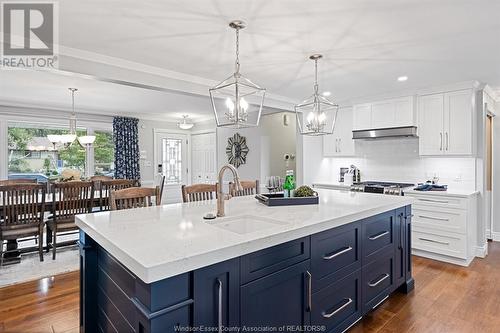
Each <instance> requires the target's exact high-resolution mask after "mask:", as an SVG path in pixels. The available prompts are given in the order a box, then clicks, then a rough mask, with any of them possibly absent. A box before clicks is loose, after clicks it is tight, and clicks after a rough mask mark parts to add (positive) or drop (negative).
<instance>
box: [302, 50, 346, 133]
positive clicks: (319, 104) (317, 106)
mask: <svg viewBox="0 0 500 333" xmlns="http://www.w3.org/2000/svg"><path fill="white" fill-rule="evenodd" d="M321 58H323V56H322V55H321V54H313V55H311V56H310V57H309V59H311V60H313V61H314V87H313V90H314V93H313V95H311V96H309V97H308V98H307V99H305V100H304V101H303V102H302V103H300V104H297V105H295V115H296V117H297V124H298V126H299V131H300V134H302V135H313V136H318V135H326V134H332V133H333V129H334V128H335V123H336V120H337V112H338V109H339V106H338V105H337V104H335V103H333V102H331V101H330V100H328V98H326V97H325V96H324V95H321V94H320V93H319V87H318V60H319V59H321Z"/></svg>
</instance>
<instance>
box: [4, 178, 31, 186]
mask: <svg viewBox="0 0 500 333" xmlns="http://www.w3.org/2000/svg"><path fill="white" fill-rule="evenodd" d="M33 183H34V184H36V183H37V180H36V179H34V178H17V179H5V180H0V186H6V185H16V184H33Z"/></svg>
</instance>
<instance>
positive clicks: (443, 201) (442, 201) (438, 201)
mask: <svg viewBox="0 0 500 333" xmlns="http://www.w3.org/2000/svg"><path fill="white" fill-rule="evenodd" d="M418 200H419V201H426V202H435V203H445V204H447V203H450V202H449V201H445V200H434V199H418Z"/></svg>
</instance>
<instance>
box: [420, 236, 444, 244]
mask: <svg viewBox="0 0 500 333" xmlns="http://www.w3.org/2000/svg"><path fill="white" fill-rule="evenodd" d="M418 239H420V240H421V241H424V242H431V243H437V244H442V245H450V243H448V242H440V241H437V240H433V239H429V238H421V237H419V238H418Z"/></svg>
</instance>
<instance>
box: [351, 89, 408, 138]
mask: <svg viewBox="0 0 500 333" xmlns="http://www.w3.org/2000/svg"><path fill="white" fill-rule="evenodd" d="M414 104H415V102H414V98H413V96H409V97H402V98H395V99H388V100H384V101H378V102H373V103H366V104H358V105H355V106H354V130H366V129H375V128H392V127H403V126H416V117H415V108H414Z"/></svg>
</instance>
